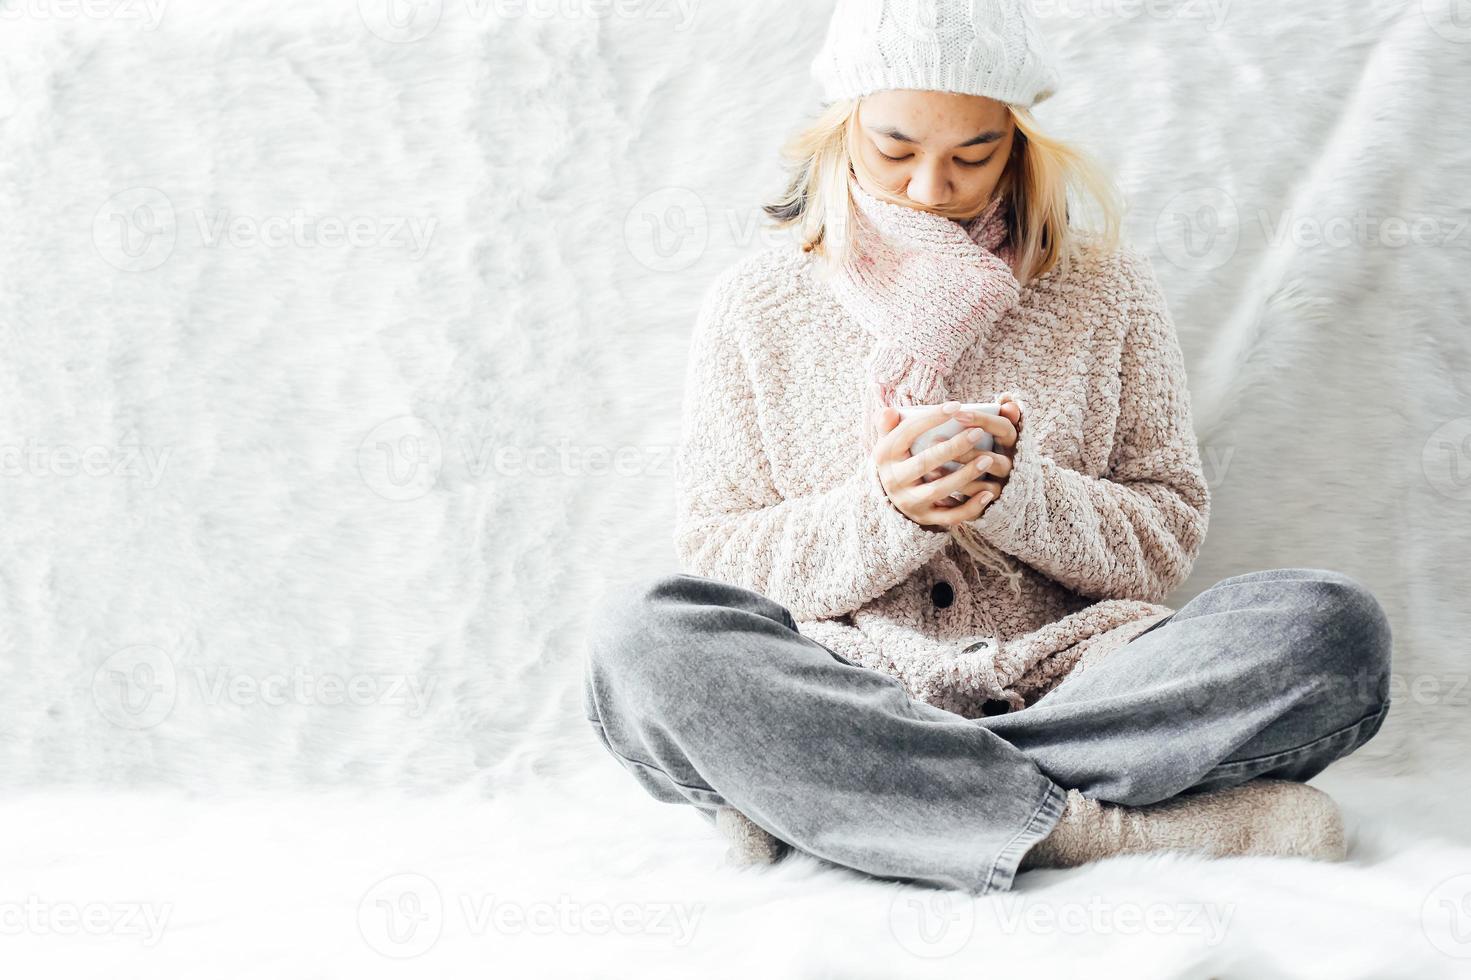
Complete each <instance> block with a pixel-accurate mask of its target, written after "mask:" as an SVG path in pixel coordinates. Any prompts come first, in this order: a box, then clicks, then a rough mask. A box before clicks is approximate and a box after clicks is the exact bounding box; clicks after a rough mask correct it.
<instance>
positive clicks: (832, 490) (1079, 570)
mask: <svg viewBox="0 0 1471 980" xmlns="http://www.w3.org/2000/svg"><path fill="white" fill-rule="evenodd" d="M1079 240H1080V247H1079V255H1078V259H1076V260H1075V261H1074V263H1073V265H1072V268H1071V269H1070V270H1069V271H1068V272H1067V274H1066V275H1064V274H1063V273H1062V271H1061V267H1060V266H1059V267H1057V268H1054V269H1052V270H1051V271H1049V272H1048V273H1047V274H1046V275H1044V276H1041V277H1039V278H1038V279H1036V280H1034V281H1033V282H1031V283H1029V284H1027V285H1026V286H1025V287H1023V289H1022V292H1021V296H1020V300H1019V302H1018V304H1017V305H1016V306H1015V307H1014V308H1012V309H1011V310H1010V311H1009V312H1008V313H1006V314H1005V315H1003V316H1002V317H1001V318H1000V319H999V320H998V321H997V322H996V323H995V324H994V325H993V326H991V327H990V328H988V329H987V330H985V331H984V332H983V333H982V334H981V336H980V337H979V339H978V340H977V342H976V343H975V345H974V346H973V347H972V348H970V350H969V351H968V353H967V354H966V355H965V356H964V357H963V358H962V359H961V361H960V362H959V363H958V364H957V365H956V366H955V367H954V368H953V370H952V373H951V375H950V379H949V381H950V391H951V395H952V397H954V398H957V399H960V400H964V401H988V400H993V399H994V397H995V396H996V395H998V394H1000V393H1001V392H1006V391H1010V392H1013V393H1014V394H1015V395H1016V399H1017V402H1018V403H1019V405H1020V406H1021V408H1022V412H1023V415H1022V426H1021V433H1020V438H1019V440H1018V443H1017V448H1016V455H1015V459H1014V469H1013V471H1012V473H1011V476H1010V479H1009V482H1007V483H1006V484H1005V486H1004V490H1003V492H1002V494H1001V496H1000V497H999V498H998V499H997V500H995V501H994V502H993V503H992V504H991V505H990V506H989V507H988V508H987V509H986V511H985V513H984V514H982V515H981V517H980V518H978V519H976V520H975V521H972V522H971V525H972V527H974V528H975V529H976V530H977V531H978V532H979V533H980V535H981V536H982V537H983V538H984V539H985V540H987V541H989V542H990V543H991V544H993V545H995V546H996V547H997V548H998V549H1000V550H1001V551H1002V552H1003V553H1004V554H1006V555H1008V556H1011V557H1012V558H1014V559H1016V561H1015V562H1013V563H1014V564H1016V565H1017V567H1018V568H1019V569H1020V570H1021V572H1022V578H1021V585H1022V591H1021V595H1020V598H1018V597H1017V596H1016V595H1015V594H1013V593H1012V592H1011V591H1009V590H1008V588H1007V586H1006V581H1005V579H1004V578H1003V577H1001V576H999V575H997V574H996V573H995V572H993V571H991V570H989V569H987V568H985V567H984V566H981V565H978V564H977V562H976V561H975V560H974V559H973V558H972V557H971V556H970V555H969V554H968V553H967V552H966V551H965V550H964V549H963V548H962V547H961V546H960V544H959V543H958V542H957V541H956V540H955V538H954V537H952V536H951V535H950V534H948V533H943V532H937V531H929V530H926V529H925V528H923V527H921V526H920V525H919V524H916V523H914V522H913V521H911V520H910V519H909V518H908V517H906V516H904V514H902V513H901V512H900V511H899V510H898V509H897V508H895V507H894V505H893V503H892V502H891V501H890V500H889V498H888V496H887V494H885V492H884V489H883V484H882V483H881V482H880V480H879V476H878V471H877V468H876V466H875V464H874V463H873V460H872V458H871V457H870V456H869V455H868V454H867V453H865V452H863V451H862V449H861V448H860V436H861V425H862V419H860V417H859V416H860V414H861V411H860V408H859V406H860V405H861V404H862V387H861V386H862V385H863V384H865V383H866V373H865V368H864V362H865V359H866V357H867V356H868V354H869V352H870V350H871V348H872V344H873V341H872V339H871V337H870V336H869V335H868V334H867V333H866V332H865V331H864V330H863V329H862V328H861V327H860V326H858V325H857V324H856V323H855V322H853V320H852V318H851V317H850V316H848V315H847V313H846V311H845V310H844V308H843V307H842V306H841V305H840V304H839V303H838V302H837V301H836V300H835V298H834V296H833V293H832V292H831V290H830V288H829V287H828V286H827V284H826V281H825V279H824V277H823V276H822V275H821V270H820V269H819V268H818V267H817V263H818V262H819V261H820V260H819V259H817V258H816V257H815V256H812V255H810V254H808V253H804V252H802V251H801V250H800V249H799V248H797V247H796V246H795V245H778V246H772V247H770V248H768V249H767V250H765V251H764V252H762V253H759V254H756V255H754V256H751V257H749V258H747V259H744V260H742V261H741V262H739V263H737V264H735V265H733V266H732V267H730V268H729V269H727V270H725V271H724V272H723V273H722V274H721V275H720V276H718V277H717V278H716V280H715V281H714V282H713V283H712V284H711V286H710V287H709V289H708V290H707V291H706V293H705V296H704V299H703V302H702V304H701V307H700V311H699V315H698V318H697V321H696V324H695V329H694V336H693V339H692V342H691V348H690V355H689V362H688V368H687V373H686V378H685V397H684V404H683V414H682V427H681V437H680V447H679V451H678V455H677V460H678V463H677V470H676V489H675V506H676V520H675V535H674V540H675V548H676V551H677V554H678V558H679V561H680V564H681V567H682V568H683V569H684V570H685V571H688V572H690V573H693V574H697V575H704V576H709V577H712V578H716V579H720V580H722V581H726V582H731V583H734V584H737V585H742V586H745V587H747V588H750V589H754V590H756V591H758V592H761V593H762V594H764V595H766V596H767V597H768V598H770V599H772V600H774V601H776V602H777V603H779V604H781V605H782V606H784V607H785V608H786V609H787V610H788V611H789V612H790V613H791V616H792V619H793V622H792V623H791V624H790V625H792V626H793V627H794V628H796V629H798V630H799V631H800V632H801V633H802V634H803V635H804V636H808V637H810V638H812V639H814V640H816V641H817V642H819V643H821V644H823V645H824V646H826V647H828V648H829V649H831V650H832V651H834V652H836V653H838V654H840V655H841V656H843V657H846V658H847V659H849V660H852V661H854V662H856V663H858V664H861V665H863V666H865V667H870V668H873V669H876V670H881V671H884V672H886V673H889V674H891V675H893V676H895V677H897V678H898V679H899V680H900V681H901V682H902V683H903V684H904V686H905V688H906V689H907V690H908V691H909V693H910V695H911V696H912V697H914V698H917V699H919V700H922V701H926V702H928V703H931V704H934V705H937V706H939V707H942V708H946V709H948V710H951V711H955V712H958V713H959V714H961V715H963V716H965V717H968V718H973V717H977V716H979V715H982V714H991V713H995V712H996V711H998V710H1008V709H1018V708H1022V707H1025V706H1026V705H1028V704H1031V703H1033V702H1034V701H1035V700H1036V699H1037V698H1039V697H1040V696H1041V695H1042V694H1044V693H1046V692H1047V691H1048V690H1051V689H1052V687H1054V686H1055V685H1056V684H1057V683H1058V682H1059V681H1061V680H1062V678H1063V677H1064V676H1066V675H1067V674H1068V673H1069V672H1070V671H1072V670H1075V669H1083V668H1085V667H1086V666H1087V665H1088V664H1091V663H1093V662H1095V661H1096V660H1097V659H1098V658H1100V657H1102V656H1104V655H1106V654H1107V653H1109V652H1111V651H1113V650H1116V649H1117V648H1119V647H1120V646H1122V645H1123V644H1125V643H1127V642H1128V641H1129V640H1131V639H1133V638H1134V637H1135V636H1138V635H1139V634H1141V633H1143V632H1144V631H1145V630H1146V629H1148V628H1149V627H1150V626H1152V625H1155V624H1157V623H1159V622H1160V621H1161V620H1162V619H1164V618H1165V617H1168V616H1169V615H1170V614H1171V613H1172V612H1173V610H1172V609H1171V608H1170V607H1168V606H1165V605H1162V604H1161V601H1162V600H1163V599H1164V597H1165V596H1166V595H1167V594H1168V593H1169V592H1170V590H1171V589H1173V588H1174V587H1175V586H1177V585H1179V584H1180V583H1181V582H1182V581H1183V580H1184V579H1185V577H1186V576H1187V575H1188V574H1189V572H1190V568H1191V566H1192V564H1193V563H1194V561H1195V557H1196V555H1197V554H1198V553H1199V550H1200V545H1201V542H1202V540H1203V538H1204V537H1205V533H1206V526H1207V523H1208V521H1209V512H1210V493H1209V489H1208V487H1207V485H1206V482H1205V479H1204V477H1203V475H1202V471H1201V465H1200V456H1199V452H1198V449H1197V446H1196V442H1195V435H1194V430H1193V426H1192V420H1191V406H1190V395H1189V392H1188V390H1187V388H1186V377H1185V367H1184V361H1183V358H1182V357H1181V352H1180V347H1179V342H1178V339H1177V337H1176V334H1175V328H1174V324H1173V321H1172V320H1171V317H1170V313H1169V309H1168V307H1167V305H1166V303H1165V298H1164V296H1163V294H1162V292H1161V290H1160V287H1159V284H1158V282H1157V280H1156V278H1155V275H1154V271H1153V268H1152V266H1151V264H1150V262H1149V259H1148V258H1147V257H1146V256H1144V255H1142V254H1141V253H1139V252H1138V251H1136V250H1135V249H1134V248H1133V247H1132V246H1128V245H1125V246H1123V247H1122V248H1121V249H1119V250H1106V249H1104V248H1103V247H1102V246H1100V245H1099V244H1098V243H1097V241H1096V239H1095V238H1094V237H1093V236H1091V235H1089V234H1088V233H1086V232H1084V233H1080V235H1079ZM939 583H945V584H947V585H948V586H949V594H953V602H950V603H949V604H948V605H944V604H943V603H944V601H945V599H946V598H947V593H946V590H945V589H944V588H943V587H940V586H939ZM988 702H989V703H988ZM1002 702H1006V703H1005V704H1003V703H1002Z"/></svg>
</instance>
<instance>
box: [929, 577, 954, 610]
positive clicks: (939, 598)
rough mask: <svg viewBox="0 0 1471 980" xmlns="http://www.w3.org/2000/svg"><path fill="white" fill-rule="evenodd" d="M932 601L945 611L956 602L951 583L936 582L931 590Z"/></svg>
mask: <svg viewBox="0 0 1471 980" xmlns="http://www.w3.org/2000/svg"><path fill="white" fill-rule="evenodd" d="M930 601H931V602H933V603H934V604H935V605H936V606H937V607H938V608H940V609H944V608H945V607H947V606H949V605H950V604H952V603H953V602H954V601H955V590H954V589H952V588H951V587H950V583H949V582H936V583H935V584H934V585H933V586H932V587H931V588H930Z"/></svg>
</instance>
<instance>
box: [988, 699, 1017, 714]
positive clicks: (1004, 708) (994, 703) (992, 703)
mask: <svg viewBox="0 0 1471 980" xmlns="http://www.w3.org/2000/svg"><path fill="white" fill-rule="evenodd" d="M1010 710H1011V702H1010V701H1003V700H1001V699H1000V698H987V699H986V700H985V702H984V703H983V704H982V705H981V714H983V715H985V716H986V717H987V718H991V717H994V716H996V715H1004V714H1006V713H1007V712H1008V711H1010Z"/></svg>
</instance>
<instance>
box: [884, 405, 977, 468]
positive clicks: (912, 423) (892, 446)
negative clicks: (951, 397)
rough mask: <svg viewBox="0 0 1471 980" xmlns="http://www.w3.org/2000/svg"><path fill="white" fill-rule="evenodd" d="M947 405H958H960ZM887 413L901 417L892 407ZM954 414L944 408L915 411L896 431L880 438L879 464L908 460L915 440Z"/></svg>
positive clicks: (935, 407) (905, 418)
mask: <svg viewBox="0 0 1471 980" xmlns="http://www.w3.org/2000/svg"><path fill="white" fill-rule="evenodd" d="M947 404H956V405H958V404H959V403H958V402H955V403H947ZM885 411H890V412H893V413H894V414H895V415H896V416H898V415H899V411H898V409H895V408H892V407H891V408H888V409H886V410H885ZM952 414H954V413H952V412H946V411H945V410H944V408H943V406H939V405H927V406H925V407H924V410H922V411H914V412H911V413H909V415H908V416H907V417H901V419H900V421H899V423H898V424H897V425H896V426H895V427H894V429H893V430H892V431H891V432H889V433H888V434H887V435H884V436H883V437H882V438H880V439H879V440H878V442H877V443H876V444H875V445H874V447H873V451H874V457H875V458H876V459H878V461H879V462H896V461H899V460H903V459H907V458H908V456H907V455H906V454H907V453H908V452H909V447H910V446H912V445H913V444H914V440H915V439H917V438H919V436H920V434H921V433H924V432H928V431H929V430H930V429H933V428H934V427H935V426H937V425H939V424H941V423H942V422H944V421H945V420H946V419H948V418H949V417H950V416H951V415H952Z"/></svg>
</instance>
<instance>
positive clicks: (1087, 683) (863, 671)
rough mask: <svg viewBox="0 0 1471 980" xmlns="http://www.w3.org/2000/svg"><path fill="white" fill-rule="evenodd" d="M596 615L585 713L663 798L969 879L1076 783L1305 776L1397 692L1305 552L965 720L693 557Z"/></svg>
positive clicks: (791, 838) (1002, 881)
mask: <svg viewBox="0 0 1471 980" xmlns="http://www.w3.org/2000/svg"><path fill="white" fill-rule="evenodd" d="M593 632H594V636H593V638H592V639H591V641H590V643H589V646H588V650H587V659H586V662H585V674H584V708H585V711H586V715H587V718H588V720H589V721H590V722H591V723H592V725H593V729H594V731H595V732H596V733H597V735H598V737H599V738H600V739H601V741H602V743H603V745H604V746H605V747H606V748H607V749H608V751H609V752H611V753H612V754H613V756H614V757H615V758H616V759H617V760H618V762H620V763H621V764H622V765H623V766H624V767H625V768H626V769H627V770H628V771H629V772H630V773H632V774H633V776H634V778H635V779H637V780H638V782H639V783H640V784H641V785H642V786H643V787H644V788H645V789H646V790H647V791H648V792H649V793H650V794H652V795H653V796H654V797H655V798H656V799H659V800H662V801H665V802H669V803H685V804H691V805H693V806H694V807H696V808H697V809H698V810H699V811H700V812H701V813H702V814H703V815H704V816H705V817H707V819H711V820H713V817H714V813H715V810H716V809H717V808H718V807H721V806H726V805H729V806H733V807H735V808H737V809H738V810H740V811H741V812H742V813H744V814H746V816H748V817H749V818H750V819H751V820H752V821H754V822H755V823H756V824H757V825H759V826H761V827H763V828H765V829H766V830H768V831H770V832H771V834H772V835H774V836H775V837H777V838H779V839H780V840H783V841H786V842H787V843H788V844H790V845H792V846H793V847H794V848H796V849H798V850H801V851H804V852H806V853H808V854H811V855H813V856H815V857H818V858H820V859H823V860H826V861H830V862H832V863H835V864H839V865H842V866H844V867H848V868H852V869H855V870H858V871H861V872H864V873H866V874H870V875H873V876H876V877H880V878H889V879H897V880H903V881H913V882H919V883H924V884H930V885H934V886H937V887H943V888H958V889H963V890H965V891H968V892H971V893H972V894H985V893H988V892H992V891H997V890H1004V889H1008V888H1010V887H1011V885H1012V880H1013V877H1014V876H1015V874H1016V870H1017V864H1018V862H1019V861H1020V860H1021V858H1022V855H1023V854H1025V853H1026V851H1027V849H1028V848H1030V847H1031V846H1032V845H1033V844H1035V843H1036V842H1037V841H1039V840H1041V839H1042V838H1043V837H1045V836H1046V835H1047V834H1048V833H1049V832H1050V831H1051V830H1052V828H1053V826H1054V825H1055V824H1056V823H1057V820H1058V818H1059V816H1060V815H1061V813H1062V809H1063V806H1064V803H1065V791H1066V789H1068V788H1076V789H1077V790H1079V791H1080V792H1081V793H1082V794H1083V795H1084V796H1086V797H1088V798H1090V799H1098V800H1105V801H1111V802H1115V803H1123V804H1130V805H1142V804H1148V803H1155V802H1158V801H1160V800H1164V799H1168V798H1170V797H1173V796H1176V795H1178V794H1182V793H1188V792H1199V791H1202V790H1206V789H1215V788H1220V787H1225V786H1232V785H1236V784H1238V783H1243V782H1245V781H1246V780H1248V779H1251V778H1253V777H1256V776H1272V777H1275V778H1279V779H1294V780H1306V779H1309V778H1311V777H1312V776H1314V775H1316V774H1317V773H1319V772H1321V771H1322V770H1323V768H1324V767H1326V766H1327V765H1328V764H1329V763H1330V762H1332V761H1333V760H1334V759H1338V758H1341V757H1342V756H1345V755H1347V754H1348V753H1350V752H1352V751H1354V750H1355V749H1357V748H1358V747H1359V746H1360V745H1363V744H1364V743H1365V742H1367V741H1368V740H1369V739H1370V738H1372V737H1373V735H1374V733H1375V732H1377V731H1378V730H1379V726H1380V724H1381V722H1382V721H1383V720H1384V715H1385V713H1386V712H1387V711H1388V709H1389V659H1390V627H1389V622H1388V620H1387V619H1386V617H1385V614H1384V610H1383V609H1382V608H1381V606H1380V605H1379V602H1378V601H1377V600H1376V599H1375V598H1374V596H1373V595H1372V594H1371V593H1370V592H1369V591H1368V590H1367V589H1366V588H1365V587H1364V586H1363V584H1362V583H1360V582H1359V581H1357V580H1356V579H1353V578H1351V577H1349V576H1347V575H1344V574H1342V573H1339V572H1334V571H1327V570H1324V569H1316V568H1279V569H1271V570H1267V571H1259V572H1251V573H1248V574H1245V575H1236V576H1233V577H1231V578H1227V579H1223V580H1221V581H1220V582H1218V583H1216V584H1215V585H1213V586H1211V587H1210V588H1208V589H1207V590H1205V591H1204V592H1202V593H1200V594H1199V595H1197V596H1196V597H1195V598H1193V599H1191V600H1190V601H1189V602H1187V603H1185V605H1184V606H1182V607H1181V608H1180V609H1179V610H1178V611H1176V612H1175V613H1174V615H1172V616H1170V617H1169V618H1167V619H1165V620H1163V621H1161V622H1160V623H1158V624H1156V625H1155V626H1152V627H1151V628H1150V629H1149V630H1148V631H1146V632H1145V633H1143V634H1141V635H1140V636H1138V637H1136V638H1135V639H1134V640H1132V641H1131V642H1129V643H1128V644H1127V645H1126V646H1124V647H1122V648H1120V649H1118V650H1116V651H1115V652H1114V653H1113V654H1112V655H1111V656H1109V657H1107V658H1105V659H1104V660H1102V661H1100V662H1098V663H1097V664H1094V665H1092V666H1090V667H1089V668H1088V669H1087V670H1085V671H1082V672H1075V673H1073V674H1071V675H1070V676H1068V677H1067V678H1066V679H1065V680H1064V681H1063V682H1062V683H1061V684H1060V685H1058V686H1057V687H1056V688H1055V689H1053V690H1052V691H1051V692H1050V693H1049V694H1047V695H1046V696H1045V697H1043V698H1041V699H1039V700H1038V701H1037V702H1036V703H1035V704H1033V705H1031V706H1029V707H1027V708H1026V709H1024V710H1021V711H1017V712H1013V713H1011V714H1006V715H997V716H993V717H983V718H975V719H967V718H964V717H962V716H960V715H957V714H954V713H952V712H949V711H945V710H943V709H940V708H936V707H934V706H932V705H929V704H925V703H924V702H921V701H916V700H914V699H912V698H910V697H909V696H908V694H907V692H906V691H905V689H904V687H903V685H901V684H900V682H899V681H898V680H897V679H896V678H893V677H891V676H889V675H888V674H885V673H883V672H881V671H877V670H871V669H868V668H865V667H861V666H858V665H856V664H853V663H852V662H851V661H849V660H847V659H845V658H843V657H841V656H839V655H838V654H836V653H834V652H832V651H831V650H829V649H828V648H827V647H824V646H822V645H821V644H819V643H817V642H816V641H814V640H812V639H810V638H808V637H805V636H803V635H801V634H800V633H799V632H798V631H797V628H796V624H795V622H794V621H793V620H792V616H791V614H790V613H789V612H788V611H787V610H786V609H785V608H784V607H782V606H781V605H779V604H777V603H775V602H773V601H772V600H770V599H768V598H766V597H765V596H763V595H761V594H760V593H758V592H754V591H752V590H750V589H745V588H741V587H739V586H734V585H728V584H725V583H722V582H718V581H716V580H714V579H710V578H705V577H702V576H697V575H688V574H673V575H665V576H661V577H658V578H655V579H653V580H651V581H641V582H638V583H635V584H634V585H632V586H624V587H623V588H622V589H620V590H618V591H616V592H615V593H613V594H612V596H611V597H610V600H609V601H608V602H606V603H605V604H604V607H603V610H602V611H601V612H600V613H599V615H598V616H597V617H596V618H595V619H594V620H593Z"/></svg>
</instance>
